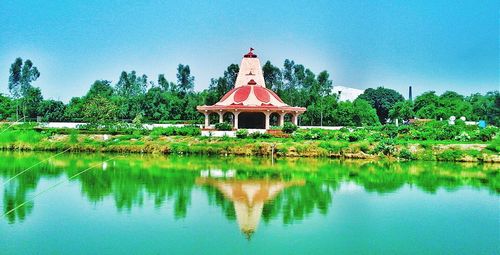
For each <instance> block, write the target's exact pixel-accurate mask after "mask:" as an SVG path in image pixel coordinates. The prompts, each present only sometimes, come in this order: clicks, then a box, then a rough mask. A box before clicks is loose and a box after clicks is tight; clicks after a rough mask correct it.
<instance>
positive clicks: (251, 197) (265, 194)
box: [196, 177, 305, 239]
mask: <svg viewBox="0 0 500 255" xmlns="http://www.w3.org/2000/svg"><path fill="white" fill-rule="evenodd" d="M196 183H197V184H198V185H210V186H213V187H215V188H216V189H217V190H219V191H220V192H221V193H222V194H223V195H224V197H225V198H226V199H229V200H231V201H232V202H233V205H234V211H235V213H236V220H237V221H238V225H239V227H240V230H241V232H243V233H244V234H245V235H246V237H247V238H248V239H250V237H251V235H252V234H253V233H254V232H255V231H256V230H257V226H258V224H259V221H260V218H261V215H262V209H263V208H264V204H265V203H267V202H268V201H270V200H272V199H274V198H275V197H276V196H277V195H278V194H279V193H280V192H281V191H283V190H284V189H285V188H287V187H290V186H295V185H300V186H302V185H304V183H305V182H304V181H303V180H299V181H282V180H235V179H216V178H212V177H200V178H198V179H197V180H196Z"/></svg>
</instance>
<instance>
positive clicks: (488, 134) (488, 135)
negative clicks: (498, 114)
mask: <svg viewBox="0 0 500 255" xmlns="http://www.w3.org/2000/svg"><path fill="white" fill-rule="evenodd" d="M498 132H499V128H497V127H486V128H483V129H481V130H480V131H479V134H478V135H477V137H476V138H477V139H478V140H481V141H483V142H486V141H491V140H492V139H493V138H495V136H497V134H498Z"/></svg>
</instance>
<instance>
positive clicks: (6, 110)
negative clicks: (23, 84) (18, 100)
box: [0, 94, 15, 120]
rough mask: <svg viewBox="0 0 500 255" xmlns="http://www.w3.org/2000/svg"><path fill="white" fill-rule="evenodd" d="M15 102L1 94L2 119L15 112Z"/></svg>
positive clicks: (0, 110)
mask: <svg viewBox="0 0 500 255" xmlns="http://www.w3.org/2000/svg"><path fill="white" fill-rule="evenodd" d="M14 104H15V102H14V101H13V100H12V99H10V98H9V97H6V96H4V95H2V94H0V120H4V119H7V118H9V117H11V116H12V114H14V113H15V106H14Z"/></svg>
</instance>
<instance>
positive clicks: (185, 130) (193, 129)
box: [151, 126, 201, 136]
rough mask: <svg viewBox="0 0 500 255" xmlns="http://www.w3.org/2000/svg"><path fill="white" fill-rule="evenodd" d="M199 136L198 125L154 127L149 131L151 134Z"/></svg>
mask: <svg viewBox="0 0 500 255" xmlns="http://www.w3.org/2000/svg"><path fill="white" fill-rule="evenodd" d="M159 135H164V136H174V135H178V136H199V135H201V129H200V128H199V127H198V126H184V127H166V128H162V127H156V128H153V130H152V131H151V136H159Z"/></svg>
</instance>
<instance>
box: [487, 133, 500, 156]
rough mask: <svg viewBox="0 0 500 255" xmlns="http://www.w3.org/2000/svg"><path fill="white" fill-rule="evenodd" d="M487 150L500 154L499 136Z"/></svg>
mask: <svg viewBox="0 0 500 255" xmlns="http://www.w3.org/2000/svg"><path fill="white" fill-rule="evenodd" d="M486 149H488V150H490V151H493V152H496V153H500V136H497V137H496V138H495V139H493V140H492V141H491V142H490V144H488V146H486Z"/></svg>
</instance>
